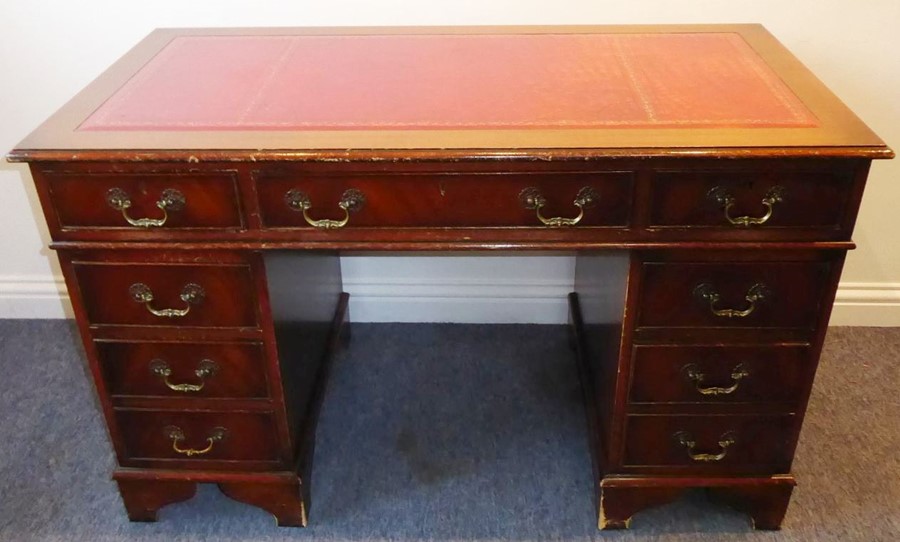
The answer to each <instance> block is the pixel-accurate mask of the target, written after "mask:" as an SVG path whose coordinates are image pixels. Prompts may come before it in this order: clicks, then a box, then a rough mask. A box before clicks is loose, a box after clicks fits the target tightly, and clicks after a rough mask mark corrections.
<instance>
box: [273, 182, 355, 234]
mask: <svg viewBox="0 0 900 542" xmlns="http://www.w3.org/2000/svg"><path fill="white" fill-rule="evenodd" d="M284 202H285V203H286V204H287V206H288V207H290V208H291V209H293V210H294V211H300V212H302V213H303V219H304V220H306V223H307V224H309V225H310V226H312V227H314V228H319V229H321V230H336V229H338V228H343V227H344V226H346V225H347V223H348V222H350V213H355V212H357V211H359V210H360V209H362V207H363V205H365V203H366V196H365V195H364V194H363V193H362V192H360V191H359V190H357V189H355V188H351V189H349V190H347V191H345V192H344V193H343V195H341V201H340V202H338V207H340V208H341V210H343V211H344V218H342V219H340V220H330V219H327V218H323V219H321V220H315V219H313V218H311V217H310V216H309V213H308V211H309V210H310V209H312V202H311V201H310V199H309V196H308V195H307V194H306V192H301V191H300V190H297V189H296V188H292V189H291V190H288V191H287V193H286V194H285V195H284Z"/></svg>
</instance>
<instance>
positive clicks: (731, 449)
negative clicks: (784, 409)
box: [624, 415, 792, 475]
mask: <svg viewBox="0 0 900 542" xmlns="http://www.w3.org/2000/svg"><path fill="white" fill-rule="evenodd" d="M791 422H792V417H791V416H788V415H785V416H725V415H716V416H713V415H678V416H656V415H640V416H638V415H632V416H629V417H628V420H627V422H626V439H625V456H624V467H625V468H626V469H636V470H640V471H642V472H647V471H648V470H653V471H654V472H656V473H658V474H662V473H669V474H675V473H679V474H682V475H683V474H686V473H692V474H704V475H713V474H717V473H723V472H724V473H728V474H765V473H772V472H784V471H786V470H787V468H788V465H789V450H788V442H789V440H790V439H789V436H790V433H791V427H792V425H791ZM681 431H683V432H686V433H688V435H689V436H690V437H691V439H692V440H693V441H694V442H695V443H696V446H695V448H694V449H693V451H692V452H691V451H690V450H689V449H688V448H687V447H685V446H684V445H682V444H681V443H680V442H679V441H678V439H677V438H675V436H676V434H677V433H679V432H681ZM728 433H731V434H733V437H734V443H733V444H731V445H730V446H728V447H727V448H723V447H722V446H721V445H720V444H719V442H720V441H721V440H722V436H723V435H725V434H728ZM723 451H725V452H726V453H725V456H724V457H723V458H722V459H721V460H714V461H706V462H704V461H697V460H694V459H691V457H690V453H695V454H712V455H718V454H720V453H722V452H723Z"/></svg>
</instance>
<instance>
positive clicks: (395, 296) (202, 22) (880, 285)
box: [0, 0, 900, 325]
mask: <svg viewBox="0 0 900 542" xmlns="http://www.w3.org/2000/svg"><path fill="white" fill-rule="evenodd" d="M688 22H697V23H725V22H760V23H763V24H764V25H766V26H767V27H768V28H769V30H770V31H772V32H773V33H774V34H775V35H776V36H777V37H778V38H779V39H780V40H781V41H782V42H783V43H785V44H786V45H787V46H788V48H790V49H791V50H792V51H794V53H795V54H797V55H798V56H799V57H800V59H801V60H803V61H804V62H805V63H806V64H807V65H808V66H809V67H810V68H812V70H813V71H814V72H816V73H817V74H818V75H819V77H821V78H822V79H823V80H824V81H825V83H826V84H827V85H828V86H830V87H831V88H832V90H834V91H835V92H836V93H837V94H838V96H840V97H841V98H842V99H843V100H844V101H845V102H846V103H847V104H848V105H849V106H850V107H851V108H852V109H854V110H855V111H856V112H857V114H858V115H860V116H861V117H862V118H863V120H865V121H866V122H867V123H868V124H869V125H870V126H871V127H872V128H873V129H874V130H875V131H876V132H877V133H878V134H879V135H881V137H882V138H884V139H885V140H886V141H887V142H888V143H889V144H891V143H893V144H894V145H895V146H900V105H898V104H900V100H898V96H900V55H898V54H897V53H898V50H900V37H898V36H900V31H898V30H900V28H898V24H900V1H898V0H858V1H848V0H791V1H785V0H730V1H722V0H629V1H621V0H617V1H608V0H607V1H604V0H553V1H547V0H543V1H538V0H425V1H423V0H417V1H412V0H408V1H404V0H329V1H317V2H313V1H296V0H295V1H290V2H289V1H283V2H273V1H264V0H254V1H237V0H218V1H209V0H187V1H185V0H178V1H174V0H155V1H153V2H128V1H122V0H116V1H106V0H81V1H79V2H73V1H71V0H67V1H57V0H51V1H42V2H22V1H20V0H0V77H2V84H0V152H2V151H6V150H8V149H11V148H12V147H13V146H15V144H16V143H18V141H19V140H20V139H21V138H22V137H24V136H25V135H26V134H27V133H28V132H29V131H31V130H32V129H33V128H35V127H36V126H37V125H38V124H39V123H40V122H41V121H43V120H44V119H45V118H46V117H47V116H49V115H50V114H51V113H52V112H53V111H55V110H56V109H57V108H58V107H59V106H61V105H62V104H63V103H64V102H65V101H66V100H67V99H68V98H69V97H71V96H72V95H73V94H75V92H77V91H78V90H80V89H81V88H82V87H83V86H84V85H86V84H87V83H88V82H90V81H91V80H92V79H93V78H94V77H95V76H96V75H98V74H99V73H100V72H101V71H102V70H103V69H105V68H106V67H107V66H109V65H110V64H111V63H112V62H113V61H115V60H116V59H117V58H118V57H119V56H120V55H121V54H122V53H124V52H125V51H126V50H127V49H129V48H130V47H131V46H132V45H134V44H135V43H136V42H137V41H138V40H140V39H141V38H142V37H143V36H144V35H146V34H147V33H148V32H149V31H150V30H152V29H153V28H154V27H162V26H318V25H330V26H354V25H394V26H397V25H465V24H611V23H688ZM898 174H900V160H896V161H893V162H877V163H875V165H874V167H873V172H872V175H871V178H870V183H869V187H868V189H867V191H866V196H865V199H864V201H863V207H862V212H861V215H860V219H859V223H858V226H857V229H856V234H855V236H854V237H855V239H856V241H857V243H858V244H859V249H858V250H857V251H855V252H853V253H851V256H850V258H849V259H848V263H847V266H846V268H845V272H844V281H843V282H842V286H841V290H840V292H839V294H838V296H839V297H838V300H839V305H838V307H837V308H836V309H835V314H834V317H833V323H840V324H856V325H900V243H897V242H896V238H895V237H894V230H895V229H896V228H897V224H898V222H897V215H896V214H895V213H896V209H895V207H896V205H895V202H897V201H900V197H898V196H900V183H898V181H900V178H898V177H900V175H898ZM0 209H2V211H0V317H7V318H10V317H61V316H63V315H64V314H65V313H66V311H67V310H68V308H67V301H65V300H64V298H62V297H61V295H62V293H63V292H64V289H63V288H62V284H61V281H60V280H59V278H58V275H59V269H58V267H57V266H56V263H55V257H54V256H53V255H52V254H51V253H50V251H48V250H47V249H45V248H43V247H44V246H45V245H46V243H47V241H48V237H47V233H46V229H45V228H44V226H43V217H42V216H41V214H40V210H39V208H38V206H37V204H36V197H35V195H34V190H33V188H32V186H31V179H30V177H29V175H28V172H27V170H26V168H25V167H24V166H22V165H18V164H0ZM572 267H573V265H572V261H571V258H569V257H567V256H565V255H562V256H555V257H545V256H540V255H538V256H521V255H513V256H509V257H503V256H501V257H494V256H476V257H455V258H454V257H447V256H433V255H432V256H431V257H427V256H417V257H409V256H404V257H384V256H374V257H371V256H351V257H345V259H344V272H345V273H344V274H345V282H346V285H347V289H348V291H350V293H351V294H353V299H354V301H353V303H354V304H353V307H352V310H353V315H354V319H355V320H357V321H364V320H369V321H429V320H430V321H491V322H523V321H524V322H531V321H534V322H562V321H564V316H565V304H564V303H565V302H564V295H565V293H566V292H568V291H569V289H570V288H571V282H572Z"/></svg>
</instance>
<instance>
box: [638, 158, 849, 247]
mask: <svg viewBox="0 0 900 542" xmlns="http://www.w3.org/2000/svg"><path fill="white" fill-rule="evenodd" d="M852 181H853V176H852V172H850V171H849V170H847V169H846V168H841V167H837V168H828V169H825V168H823V169H821V170H815V171H793V172H790V171H789V172H780V171H753V170H750V171H742V170H741V171H660V172H657V173H656V174H655V176H654V179H653V184H652V189H651V190H652V198H651V204H650V225H651V227H698V226H699V227H708V228H723V229H733V230H746V229H748V228H755V229H757V230H759V231H769V232H778V231H779V230H781V231H784V230H790V229H796V228H816V229H823V230H834V229H838V228H840V227H841V226H842V224H843V220H844V214H845V211H846V207H847V202H848V200H849V199H850V191H851V189H852ZM770 211H771V212H770Z"/></svg>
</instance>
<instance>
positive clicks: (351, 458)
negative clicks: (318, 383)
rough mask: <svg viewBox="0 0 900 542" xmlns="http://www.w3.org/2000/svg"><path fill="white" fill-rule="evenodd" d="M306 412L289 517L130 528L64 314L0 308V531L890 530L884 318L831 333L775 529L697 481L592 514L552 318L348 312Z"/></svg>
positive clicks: (895, 526)
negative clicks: (311, 424)
mask: <svg viewBox="0 0 900 542" xmlns="http://www.w3.org/2000/svg"><path fill="white" fill-rule="evenodd" d="M353 334H354V335H353V341H352V343H351V345H350V348H349V349H347V350H344V351H342V352H341V354H340V356H339V358H338V359H337V361H336V364H335V370H334V372H333V379H332V382H331V384H330V387H329V390H328V394H327V397H326V401H325V405H324V408H323V412H322V418H321V421H320V424H319V431H318V444H317V449H316V463H315V468H314V476H313V499H314V500H313V507H312V511H311V517H310V525H311V526H310V527H309V528H307V529H285V528H278V527H276V526H275V525H274V522H273V520H272V518H271V516H269V515H268V514H267V513H265V512H263V511H261V510H258V509H255V508H251V507H249V506H245V505H243V504H239V503H236V502H233V501H230V500H229V499H227V498H226V497H224V496H223V495H221V494H220V493H219V492H218V490H217V489H216V488H215V487H213V486H201V488H200V491H198V494H197V496H196V497H195V498H194V499H193V500H190V501H187V502H184V503H179V504H176V505H172V506H170V507H167V508H164V509H163V510H162V512H161V513H160V521H159V522H158V523H151V524H134V523H129V522H128V521H127V519H126V517H125V513H124V510H123V508H122V505H121V503H120V501H119V496H118V494H117V492H116V488H115V485H114V483H113V482H111V481H110V479H109V473H110V471H111V469H112V467H113V457H112V452H111V448H110V445H109V444H108V440H107V436H106V433H105V430H104V428H103V424H102V422H101V418H100V414H99V412H98V410H97V406H96V400H95V398H94V394H93V391H92V389H91V387H90V385H89V383H88V382H89V381H88V379H87V376H86V374H85V369H84V363H83V361H82V354H81V348H80V346H79V345H78V339H77V336H76V333H75V330H74V327H73V326H72V324H71V323H69V322H64V321H40V320H32V321H14V320H7V321H0V539H2V540H13V541H18V540H22V541H28V540H65V541H70V540H85V541H96V542H103V541H121V540H166V541H180V540H224V541H230V540H253V541H256V540H298V541H304V540H323V541H360V542H362V541H376V540H398V541H424V540H437V541H454V540H478V541H487V540H491V541H494V540H513V541H531V540H535V541H537V540H540V541H544V540H561V541H562V540H565V541H567V540H573V541H575V540H577V541H586V540H609V541H613V540H614V541H623V542H625V541H635V540H640V541H651V540H652V541H665V542H668V541H673V542H674V541H687V540H691V541H708V540H709V541H720V540H721V541H744V540H753V541H799V540H804V541H805V540H814V541H832V540H833V541H842V542H844V541H851V540H852V541H865V542H880V541H885V542H887V541H895V540H898V539H900V463H898V453H897V450H898V449H900V427H898V420H900V399H898V396H900V395H898V393H897V391H896V390H897V382H900V363H898V360H900V329H865V328H843V329H842V328H836V329H833V330H831V331H830V333H829V338H828V341H827V343H826V348H825V354H824V357H823V361H822V365H821V368H820V371H819V377H818V380H817V383H816V387H815V390H814V393H813V398H812V404H811V406H810V412H809V415H808V417H807V421H806V426H805V429H804V432H803V436H802V438H801V443H800V448H799V450H798V453H797V460H796V462H795V469H794V470H795V472H796V474H797V476H798V478H799V482H800V486H799V487H798V488H797V490H795V492H794V500H793V503H792V504H791V507H790V508H789V510H788V516H787V519H786V520H785V524H784V530H783V531H781V532H778V533H771V532H769V533H766V532H753V531H750V530H749V526H748V521H747V519H746V517H745V516H743V515H741V514H739V513H736V512H734V511H731V510H730V509H728V508H726V507H722V506H718V505H716V506H713V505H711V504H710V503H707V502H706V501H705V497H704V496H703V494H702V493H696V494H689V495H688V496H687V497H686V498H684V499H682V500H680V501H678V502H676V503H673V504H671V505H668V506H664V507H661V508H657V509H653V510H648V511H646V512H643V513H641V514H638V515H637V516H635V518H634V522H633V523H632V530H630V531H626V532H623V531H614V532H599V531H597V530H596V527H595V516H594V510H593V498H592V481H591V466H590V460H589V456H588V449H587V439H586V436H585V431H586V429H585V422H584V413H583V410H582V406H581V399H580V396H579V388H578V382H577V378H576V372H575V366H574V361H573V358H572V354H571V352H570V351H569V349H568V347H567V344H566V332H565V329H564V328H562V327H560V326H520V325H517V326H511V325H510V326H479V325H431V324H415V325H411V324H355V325H354V328H353Z"/></svg>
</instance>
